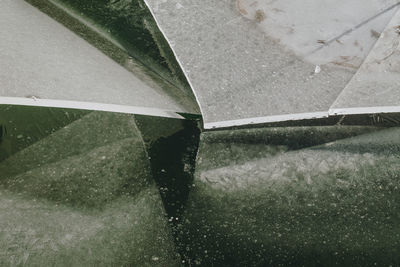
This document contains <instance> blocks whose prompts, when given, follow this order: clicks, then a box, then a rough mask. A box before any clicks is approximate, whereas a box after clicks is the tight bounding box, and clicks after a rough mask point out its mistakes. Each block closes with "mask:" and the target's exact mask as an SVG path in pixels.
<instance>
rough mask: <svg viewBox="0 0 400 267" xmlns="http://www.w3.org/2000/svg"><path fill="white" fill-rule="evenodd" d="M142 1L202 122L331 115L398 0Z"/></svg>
mask: <svg viewBox="0 0 400 267" xmlns="http://www.w3.org/2000/svg"><path fill="white" fill-rule="evenodd" d="M145 2H146V3H147V4H148V6H149V8H150V10H151V11H152V14H153V15H154V17H155V19H156V21H157V23H158V25H159V27H160V29H161V31H162V32H163V33H164V35H165V37H166V39H167V40H168V41H169V43H170V45H171V47H172V49H173V51H174V52H175V55H176V57H177V59H178V61H179V62H180V64H181V67H182V69H183V71H184V73H185V74H186V76H187V78H188V81H189V83H190V84H191V86H192V89H193V90H194V93H195V94H196V97H197V100H198V102H199V105H200V107H201V110H202V114H203V116H204V121H205V124H204V126H205V128H213V127H224V126H234V125H243V124H251V123H260V122H272V121H283V120H293V119H309V118H314V117H325V116H328V110H329V108H330V106H331V105H332V104H333V102H334V101H335V100H336V98H337V97H338V95H339V94H340V93H341V92H342V90H343V89H344V88H345V86H346V85H347V83H348V82H349V81H350V80H351V78H352V77H353V75H354V74H355V73H356V71H357V69H358V68H359V66H360V64H361V63H362V62H363V60H364V59H365V57H366V56H367V55H368V53H369V51H370V50H371V48H372V47H373V45H374V44H375V42H376V40H377V39H378V38H379V36H380V34H381V32H382V31H383V30H384V28H385V26H386V25H387V23H388V22H389V21H390V19H391V18H392V16H393V15H394V14H395V12H396V10H397V8H398V5H399V3H398V2H397V1H394V0H393V1H390V0H389V1H379V0H369V1H360V0H352V1H331V0H325V1H318V0H308V1H302V2H301V3H300V2H299V3H297V2H296V3H294V2H293V1H288V0H287V1H250V0H248V1H247V0H237V1H231V0H222V1H215V0H207V1H202V2H201V4H199V2H197V1H194V0H192V1H181V0H173V1H156V0H146V1H145ZM359 6H362V7H363V8H358V7H359ZM354 10H357V12H354Z"/></svg>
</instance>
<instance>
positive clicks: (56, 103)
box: [0, 97, 184, 119]
mask: <svg viewBox="0 0 400 267" xmlns="http://www.w3.org/2000/svg"><path fill="white" fill-rule="evenodd" d="M0 104H5V105H20V106H39V107H54V108H72V109H85V110H98V111H109V112H118V113H128V114H137V115H148V116H156V117H166V118H175V119H184V117H183V116H181V115H179V114H178V113H177V112H176V111H170V110H163V109H158V108H149V107H138V106H127V105H117V104H103V103H93V102H83V101H70V100H55V99H42V98H36V97H31V98H24V97H0Z"/></svg>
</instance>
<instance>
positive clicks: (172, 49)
mask: <svg viewBox="0 0 400 267" xmlns="http://www.w3.org/2000/svg"><path fill="white" fill-rule="evenodd" d="M143 2H144V3H145V5H146V6H147V9H148V10H149V11H150V13H151V15H152V16H153V19H154V21H155V22H156V24H157V27H158V29H159V30H160V32H161V34H162V35H163V36H164V38H165V40H166V41H167V43H168V45H169V47H170V48H171V51H172V53H173V54H174V57H175V59H176V61H177V62H178V65H179V67H180V68H181V70H182V72H183V75H185V78H186V80H187V82H188V83H189V86H190V89H192V92H193V94H194V97H195V98H196V102H197V104H198V105H199V108H200V113H201V114H204V112H203V109H202V106H201V103H200V100H199V97H198V95H197V93H196V90H194V87H193V84H192V82H191V80H190V78H189V75H188V74H187V72H186V70H185V68H184V67H183V64H182V62H181V61H180V60H179V57H178V56H177V54H176V51H175V49H174V46H173V45H172V44H171V41H170V40H169V38H168V36H167V34H166V33H165V32H164V30H163V28H162V27H161V23H160V22H159V21H158V19H157V17H156V15H155V13H154V11H153V8H152V7H151V6H150V4H149V3H148V0H143Z"/></svg>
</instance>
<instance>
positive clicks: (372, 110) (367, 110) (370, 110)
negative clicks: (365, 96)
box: [329, 106, 400, 116]
mask: <svg viewBox="0 0 400 267" xmlns="http://www.w3.org/2000/svg"><path fill="white" fill-rule="evenodd" d="M398 112H400V106H381V107H357V108H331V109H329V116H336V115H358V114H376V113H398Z"/></svg>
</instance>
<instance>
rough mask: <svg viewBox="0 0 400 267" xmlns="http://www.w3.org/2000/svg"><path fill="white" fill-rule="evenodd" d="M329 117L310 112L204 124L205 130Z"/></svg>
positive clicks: (321, 113) (326, 113)
mask: <svg viewBox="0 0 400 267" xmlns="http://www.w3.org/2000/svg"><path fill="white" fill-rule="evenodd" d="M328 116H329V114H328V112H310V113H297V114H286V115H275V116H266V117H254V118H246V119H239V120H229V121H218V122H207V123H204V129H215V128H224V127H234V126H244V125H251V124H262V123H271V122H281V121H295V120H307V119H320V118H327V117H328Z"/></svg>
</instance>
